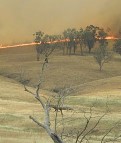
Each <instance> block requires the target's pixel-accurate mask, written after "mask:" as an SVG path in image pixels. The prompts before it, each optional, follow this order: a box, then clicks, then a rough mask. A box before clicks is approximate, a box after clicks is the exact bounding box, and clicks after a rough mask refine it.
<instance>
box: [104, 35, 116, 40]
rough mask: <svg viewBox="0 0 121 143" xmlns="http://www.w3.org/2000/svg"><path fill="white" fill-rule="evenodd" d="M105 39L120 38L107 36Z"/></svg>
mask: <svg viewBox="0 0 121 143" xmlns="http://www.w3.org/2000/svg"><path fill="white" fill-rule="evenodd" d="M105 39H107V40H116V39H119V38H117V37H114V36H107V37H106V38H105Z"/></svg>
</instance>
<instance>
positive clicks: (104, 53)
mask: <svg viewBox="0 0 121 143" xmlns="http://www.w3.org/2000/svg"><path fill="white" fill-rule="evenodd" d="M111 57H112V53H111V52H109V51H108V50H107V45H106V44H105V45H100V46H99V48H98V49H97V50H96V52H95V54H94V58H95V60H96V62H97V63H98V65H99V69H100V71H102V68H103V65H104V64H105V63H107V62H109V61H110V60H111Z"/></svg>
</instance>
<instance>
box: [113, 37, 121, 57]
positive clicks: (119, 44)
mask: <svg viewBox="0 0 121 143" xmlns="http://www.w3.org/2000/svg"><path fill="white" fill-rule="evenodd" d="M113 49H114V51H115V52H117V53H118V54H120V55H121V39H118V40H116V41H115V43H114V45H113Z"/></svg>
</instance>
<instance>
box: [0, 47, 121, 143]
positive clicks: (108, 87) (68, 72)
mask: <svg viewBox="0 0 121 143" xmlns="http://www.w3.org/2000/svg"><path fill="white" fill-rule="evenodd" d="M43 60H44V57H43V56H42V57H41V60H40V61H39V62H38V61H36V52H35V49H34V47H24V48H12V49H0V74H1V76H0V111H1V112H0V143H24V142H25V143H39V142H41V143H51V142H52V141H51V140H50V138H49V137H48V136H47V134H46V133H45V132H44V131H43V130H42V129H41V128H38V126H36V125H35V124H34V123H33V122H32V121H31V120H30V119H29V115H33V116H35V117H38V118H39V119H40V120H42V119H43V114H42V109H41V108H40V106H39V104H38V102H37V101H35V99H34V98H33V97H32V96H31V95H30V94H28V93H26V92H25V91H24V88H23V86H22V85H21V83H20V82H19V81H21V77H22V78H23V79H25V80H26V79H30V83H29V84H28V86H30V87H29V88H30V89H31V90H33V91H34V87H35V86H36V84H37V81H38V77H39V75H40V71H41V67H42V63H43ZM120 65H121V57H120V56H119V55H117V54H114V57H113V59H112V61H111V62H109V63H107V64H105V65H104V69H103V71H102V72H100V71H99V68H98V65H97V64H96V62H95V60H94V58H93V55H92V54H91V55H89V54H87V53H85V56H80V55H71V56H64V55H62V51H59V50H57V51H55V52H54V53H53V54H52V55H51V56H50V58H49V64H48V65H47V67H46V68H45V74H44V82H43V86H42V94H43V95H44V96H45V95H46V96H49V97H50V95H52V94H55V93H54V92H53V90H54V91H55V90H59V89H61V88H65V87H66V88H71V89H73V90H72V91H73V92H72V93H71V96H68V97H67V98H66V100H65V104H67V105H69V106H71V107H72V108H74V112H72V111H68V112H67V111H64V116H65V117H66V118H70V117H71V118H72V117H73V119H74V120H72V121H71V122H70V123H69V124H68V123H67V124H66V129H67V130H71V129H72V127H74V128H75V131H76V130H77V129H78V128H79V127H81V128H83V126H84V124H85V119H84V111H89V109H90V107H91V106H92V105H93V106H94V107H93V115H94V116H95V115H96V116H101V115H102V114H104V113H105V111H106V109H107V106H106V105H107V103H108V108H109V109H110V112H108V113H107V114H106V116H105V117H104V118H103V120H102V122H101V124H100V125H99V126H98V127H97V128H96V129H95V130H94V132H93V134H92V138H91V140H93V141H92V142H93V143H97V142H99V138H101V137H102V133H103V132H104V129H106V130H108V129H109V128H111V127H112V126H113V125H114V124H115V123H116V122H117V121H119V120H120V119H121V111H120V107H121V86H120V85H121V66H120ZM77 111H78V112H77ZM54 114H55V112H54V111H53V110H52V111H51V115H52V119H51V120H52V122H53V117H54ZM59 114H60V113H59ZM87 116H88V115H87ZM76 118H78V119H77V120H78V121H79V122H75V119H76ZM80 121H81V122H80ZM95 122H96V119H94V120H92V122H91V125H93V124H94V123H95ZM72 125H73V126H72ZM91 125H90V127H91ZM120 129H121V123H119V124H118V127H117V128H116V129H115V130H113V131H112V132H111V133H110V134H109V135H108V137H109V138H112V137H113V136H114V135H115V134H120V132H121V130H120ZM119 142H120V141H119Z"/></svg>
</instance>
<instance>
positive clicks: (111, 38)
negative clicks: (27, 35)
mask: <svg viewBox="0 0 121 143" xmlns="http://www.w3.org/2000/svg"><path fill="white" fill-rule="evenodd" d="M105 39H107V40H117V39H120V38H118V37H115V36H107V37H106V38H105ZM69 41H70V40H69V39H61V40H55V41H49V42H46V43H49V44H51V43H61V42H69ZM37 44H41V42H40V43H35V42H32V43H26V44H16V45H7V46H2V44H1V45H0V48H15V47H24V46H32V45H37Z"/></svg>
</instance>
